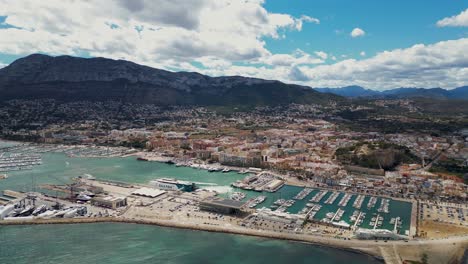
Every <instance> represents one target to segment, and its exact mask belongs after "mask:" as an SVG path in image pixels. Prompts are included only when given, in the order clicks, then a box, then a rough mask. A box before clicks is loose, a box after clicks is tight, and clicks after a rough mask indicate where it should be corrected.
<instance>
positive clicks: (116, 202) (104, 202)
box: [91, 196, 127, 209]
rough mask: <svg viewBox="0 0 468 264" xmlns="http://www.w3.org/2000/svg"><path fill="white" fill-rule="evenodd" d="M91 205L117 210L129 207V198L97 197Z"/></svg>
mask: <svg viewBox="0 0 468 264" xmlns="http://www.w3.org/2000/svg"><path fill="white" fill-rule="evenodd" d="M91 204H92V205H96V206H101V207H107V208H111V209H117V208H119V207H123V206H127V198H126V197H114V196H96V197H93V198H92V199H91Z"/></svg>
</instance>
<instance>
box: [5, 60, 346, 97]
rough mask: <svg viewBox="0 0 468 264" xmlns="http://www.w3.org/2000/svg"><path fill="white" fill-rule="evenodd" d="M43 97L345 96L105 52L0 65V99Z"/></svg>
mask: <svg viewBox="0 0 468 264" xmlns="http://www.w3.org/2000/svg"><path fill="white" fill-rule="evenodd" d="M41 98H48V99H56V100H61V101H81V100H88V101H106V100H117V101H122V102H128V103H149V104H158V105H270V104H275V105H277V104H289V103H305V104H308V103H324V102H327V101H329V100H339V99H340V97H338V96H335V95H330V94H323V93H319V92H317V91H314V90H313V89H311V88H309V87H305V86H299V85H291V84H285V83H282V82H279V81H271V80H262V79H255V78H247V77H240V76H229V77H209V76H206V75H202V74H199V73H193V72H169V71H165V70H160V69H155V68H151V67H147V66H142V65H138V64H135V63H132V62H129V61H123V60H111V59H105V58H90V59H86V58H77V57H70V56H58V57H51V56H47V55H41V54H33V55H30V56H27V57H24V58H21V59H18V60H16V61H15V62H13V63H12V64H10V65H9V66H7V67H5V68H3V69H0V100H10V99H41Z"/></svg>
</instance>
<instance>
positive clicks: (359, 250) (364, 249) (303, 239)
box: [0, 217, 384, 262]
mask: <svg viewBox="0 0 468 264" xmlns="http://www.w3.org/2000/svg"><path fill="white" fill-rule="evenodd" d="M93 223H122V224H138V225H154V226H160V227H167V228H177V229H188V230H193V231H205V232H215V233H226V234H232V235H244V236H253V237H259V238H266V239H277V240H286V241H293V242H300V243H307V244H311V245H317V246H322V247H330V248H335V249H339V250H344V251H348V252H352V253H356V254H364V255H367V256H370V257H373V258H375V259H377V260H379V261H382V262H384V261H383V256H382V254H381V251H380V250H379V247H378V245H366V244H368V243H365V241H358V240H353V241H349V240H343V239H334V238H324V237H319V236H313V235H299V234H280V233H274V232H267V231H256V230H249V229H240V228H221V227H217V226H208V225H204V226H201V225H191V224H181V223H176V222H170V221H164V220H148V219H129V218H117V217H101V218H68V219H64V218H61V219H57V218H56V219H33V220H8V221H0V226H20V225H60V224H64V225H65V224H73V225H78V224H93ZM347 243H353V244H355V243H358V244H362V245H356V247H352V246H347V245H346V244H347Z"/></svg>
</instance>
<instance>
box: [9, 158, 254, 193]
mask: <svg viewBox="0 0 468 264" xmlns="http://www.w3.org/2000/svg"><path fill="white" fill-rule="evenodd" d="M42 162H43V163H42V165H39V166H36V167H34V169H33V170H29V171H16V172H10V173H8V176H9V178H7V179H5V180H1V181H0V191H2V190H5V189H11V190H18V191H29V190H31V189H32V188H33V186H34V185H36V186H37V185H40V184H44V183H54V184H61V183H68V182H70V180H71V178H73V177H77V176H80V175H83V174H85V173H87V174H91V175H93V176H95V177H96V178H98V179H105V180H115V181H124V182H133V183H147V182H149V181H150V180H153V179H156V178H162V177H170V178H177V179H179V180H188V181H193V182H196V183H198V185H199V186H201V187H203V188H209V189H214V190H218V191H229V190H231V188H230V187H229V185H230V184H231V183H232V182H234V181H236V180H239V179H242V178H243V177H244V176H245V175H241V174H238V173H235V172H229V173H222V172H208V171H206V170H199V169H193V168H190V167H176V166H174V165H169V164H166V163H160V162H144V161H137V160H136V159H135V157H128V158H70V157H68V156H66V155H65V154H62V153H46V154H43V159H42ZM34 183H35V184H34Z"/></svg>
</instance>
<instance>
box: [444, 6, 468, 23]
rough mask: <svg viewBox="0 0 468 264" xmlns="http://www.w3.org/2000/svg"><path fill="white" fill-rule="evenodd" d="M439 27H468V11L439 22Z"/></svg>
mask: <svg viewBox="0 0 468 264" xmlns="http://www.w3.org/2000/svg"><path fill="white" fill-rule="evenodd" d="M436 25H437V26H438V27H468V9H466V10H465V11H462V12H461V13H460V14H458V15H455V16H451V17H446V18H444V19H441V20H439V21H437V24H436Z"/></svg>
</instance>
